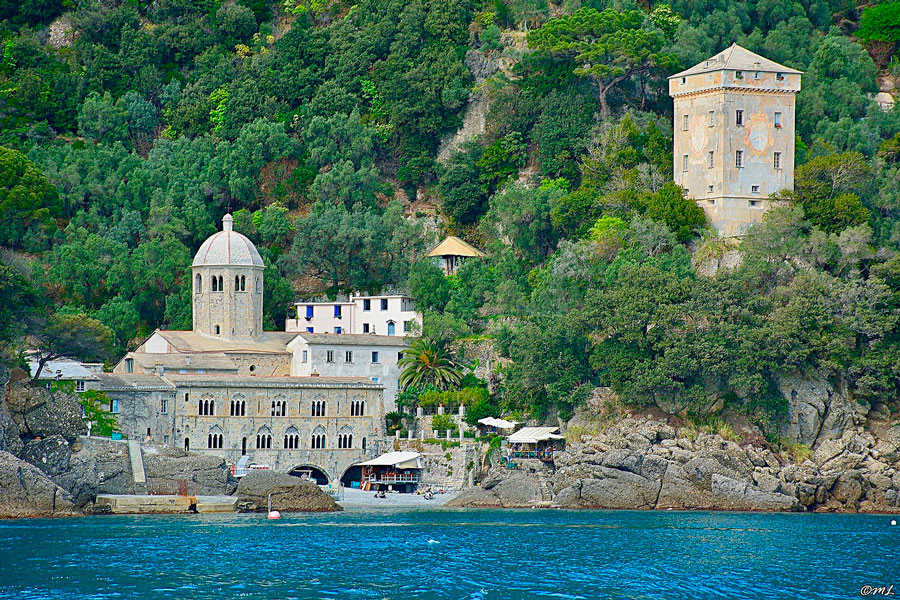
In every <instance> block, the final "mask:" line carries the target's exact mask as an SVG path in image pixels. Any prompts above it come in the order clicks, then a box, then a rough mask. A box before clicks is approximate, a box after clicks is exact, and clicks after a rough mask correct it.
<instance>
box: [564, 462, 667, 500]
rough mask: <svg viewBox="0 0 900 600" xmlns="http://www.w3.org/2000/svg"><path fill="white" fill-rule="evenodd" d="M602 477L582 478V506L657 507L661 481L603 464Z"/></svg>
mask: <svg viewBox="0 0 900 600" xmlns="http://www.w3.org/2000/svg"><path fill="white" fill-rule="evenodd" d="M601 468H602V470H603V478H602V479H582V480H581V497H580V501H581V506H585V507H592V508H653V507H654V506H656V500H657V497H658V496H659V490H660V485H661V482H659V481H651V480H649V479H644V478H643V477H641V476H640V475H637V474H635V473H631V472H630V471H620V470H618V469H610V468H608V467H601Z"/></svg>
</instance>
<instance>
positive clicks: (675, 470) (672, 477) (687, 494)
mask: <svg viewBox="0 0 900 600" xmlns="http://www.w3.org/2000/svg"><path fill="white" fill-rule="evenodd" d="M688 462H690V461H688ZM711 479H712V476H710V480H711ZM695 481H696V476H695V478H694V480H692V479H691V477H690V476H688V473H687V472H686V471H685V469H684V466H682V465H679V464H676V463H670V464H669V467H668V469H666V474H665V475H664V476H663V479H662V485H661V487H660V490H659V498H658V499H657V501H656V508H683V509H692V508H693V509H702V508H714V507H715V499H714V498H713V495H712V493H711V492H710V491H708V490H705V489H703V488H700V487H697V485H696V484H695ZM711 485H712V482H711V481H710V486H711Z"/></svg>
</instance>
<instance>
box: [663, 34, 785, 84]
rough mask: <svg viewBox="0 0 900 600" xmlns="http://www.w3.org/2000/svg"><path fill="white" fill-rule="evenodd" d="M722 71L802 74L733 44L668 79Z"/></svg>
mask: <svg viewBox="0 0 900 600" xmlns="http://www.w3.org/2000/svg"><path fill="white" fill-rule="evenodd" d="M724 70H730V71H762V72H767V73H802V71H798V70H797V69H792V68H790V67H786V66H784V65H780V64H778V63H777V62H775V61H774V60H769V59H768V58H766V57H764V56H760V55H759V54H756V53H753V52H750V51H749V50H747V49H746V48H743V47H741V46H738V45H737V44H736V43H735V44H732V45H731V46H729V47H728V48H726V49H725V50H722V51H721V52H719V53H718V54H716V55H715V56H711V57H709V58H707V59H706V60H704V61H701V62H699V63H697V64H696V65H694V66H693V67H691V68H690V69H687V70H684V71H682V72H680V73H675V74H674V75H672V76H670V77H669V79H674V78H676V77H685V76H687V75H696V74H698V73H710V72H712V71H724Z"/></svg>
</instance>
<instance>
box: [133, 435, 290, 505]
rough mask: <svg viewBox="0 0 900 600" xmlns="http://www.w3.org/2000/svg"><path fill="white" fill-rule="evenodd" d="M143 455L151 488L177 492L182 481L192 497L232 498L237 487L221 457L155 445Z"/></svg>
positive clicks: (148, 445)
mask: <svg viewBox="0 0 900 600" xmlns="http://www.w3.org/2000/svg"><path fill="white" fill-rule="evenodd" d="M143 452H144V471H145V473H146V475H147V481H148V482H149V483H150V487H151V488H153V487H154V486H158V487H161V488H163V489H169V488H171V489H172V490H173V492H172V493H175V492H174V490H177V489H178V482H179V481H185V480H186V481H187V482H188V491H189V493H191V494H196V495H208V496H228V495H231V494H233V493H234V490H235V488H236V487H237V480H236V479H235V478H234V477H233V476H232V475H231V471H230V470H229V468H228V465H227V464H225V460H224V459H223V458H221V457H218V456H209V455H206V454H193V453H190V452H185V451H183V450H181V449H178V448H172V447H169V446H155V445H152V444H145V445H144V446H143ZM293 479H297V478H296V477H295V478H293Z"/></svg>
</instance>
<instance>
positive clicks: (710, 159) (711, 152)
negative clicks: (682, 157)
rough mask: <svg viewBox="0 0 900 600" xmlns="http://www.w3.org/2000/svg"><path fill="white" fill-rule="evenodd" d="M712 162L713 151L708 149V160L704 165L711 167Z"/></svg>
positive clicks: (713, 160)
mask: <svg viewBox="0 0 900 600" xmlns="http://www.w3.org/2000/svg"><path fill="white" fill-rule="evenodd" d="M714 163H715V152H713V151H712V150H710V151H709V157H708V161H707V165H706V166H707V167H708V168H710V169H712V168H713V164H714Z"/></svg>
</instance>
